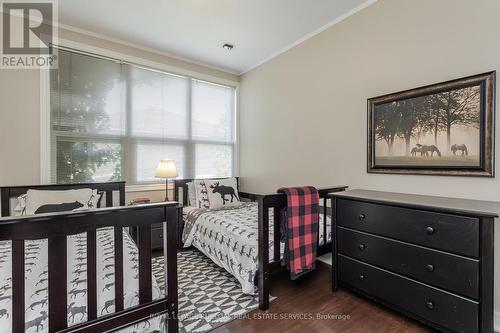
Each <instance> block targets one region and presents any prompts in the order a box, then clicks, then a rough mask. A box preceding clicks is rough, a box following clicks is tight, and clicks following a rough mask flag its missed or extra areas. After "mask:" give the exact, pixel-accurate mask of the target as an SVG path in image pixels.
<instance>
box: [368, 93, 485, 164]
mask: <svg viewBox="0 0 500 333" xmlns="http://www.w3.org/2000/svg"><path fill="white" fill-rule="evenodd" d="M480 111H481V89H480V86H479V85H477V86H472V87H465V88H459V89H455V90H450V91H445V92H440V93H436V94H431V95H425V96H420V97H414V98H408V99H403V100H398V101H393V102H387V103H383V104H379V105H376V106H375V108H374V122H375V124H374V125H375V165H379V166H389V165H390V166H423V167H425V166H430V167H436V166H443V167H447V166H448V167H456V166H460V167H477V166H479V165H480V113H481V112H480Z"/></svg>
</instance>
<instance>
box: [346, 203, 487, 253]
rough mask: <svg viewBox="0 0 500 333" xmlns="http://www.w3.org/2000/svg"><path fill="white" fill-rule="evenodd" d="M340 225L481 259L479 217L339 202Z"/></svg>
mask: <svg viewBox="0 0 500 333" xmlns="http://www.w3.org/2000/svg"><path fill="white" fill-rule="evenodd" d="M337 223H338V225H340V226H344V227H348V228H352V229H357V230H361V231H365V232H369V233H374V234H377V235H381V236H387V237H390V238H395V239H398V240H402V241H406V242H409V243H414V244H419V245H423V246H427V247H432V248H435V249H439V250H444V251H448V252H452V253H457V254H461V255H465V256H469V257H474V258H478V256H479V227H478V226H479V221H478V219H477V218H471V217H464V216H458V215H451V214H442V213H433V212H427V211H421V210H415V209H409V208H401V207H392V206H385V205H379V204H372V203H366V202H360V201H353V200H345V199H338V200H337Z"/></svg>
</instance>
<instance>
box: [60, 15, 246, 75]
mask: <svg viewBox="0 0 500 333" xmlns="http://www.w3.org/2000/svg"><path fill="white" fill-rule="evenodd" d="M57 26H58V27H59V28H61V29H64V30H68V31H71V32H76V33H78V34H82V35H86V36H89V37H94V38H98V39H101V40H105V41H108V42H112V43H117V44H121V45H124V46H128V47H132V48H135V49H138V50H141V51H145V52H149V53H153V54H156V55H159V56H163V57H168V58H172V59H176V60H180V61H183V62H186V63H188V64H193V65H197V66H202V67H206V68H209V69H213V70H216V71H220V72H224V73H228V74H232V75H240V73H239V72H235V71H232V70H229V69H227V68H222V67H218V66H214V65H210V64H208V63H204V62H201V61H196V60H192V59H188V58H185V57H182V56H178V55H175V54H172V53H168V52H164V51H159V50H157V49H153V48H150V47H147V46H144V45H140V44H136V43H132V42H128V41H125V40H122V39H118V38H114V37H109V36H106V35H103V34H100V33H96V32H93V31H90V30H86V29H81V28H77V27H74V26H71V25H67V24H62V23H60V22H59V23H58V24H57Z"/></svg>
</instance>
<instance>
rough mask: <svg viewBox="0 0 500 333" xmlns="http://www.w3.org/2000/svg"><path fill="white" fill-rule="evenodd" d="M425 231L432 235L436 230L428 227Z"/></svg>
mask: <svg viewBox="0 0 500 333" xmlns="http://www.w3.org/2000/svg"><path fill="white" fill-rule="evenodd" d="M425 230H427V234H428V235H432V234H433V233H434V228H433V227H427V228H426V229H425Z"/></svg>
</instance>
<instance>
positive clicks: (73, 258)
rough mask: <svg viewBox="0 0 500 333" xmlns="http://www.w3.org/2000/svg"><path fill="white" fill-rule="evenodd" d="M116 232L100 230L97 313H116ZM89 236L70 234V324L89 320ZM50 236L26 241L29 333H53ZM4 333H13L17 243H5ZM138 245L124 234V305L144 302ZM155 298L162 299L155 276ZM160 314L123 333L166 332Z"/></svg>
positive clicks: (0, 282)
mask: <svg viewBox="0 0 500 333" xmlns="http://www.w3.org/2000/svg"><path fill="white" fill-rule="evenodd" d="M113 237H114V230H113V228H103V229H99V230H98V231H97V239H96V243H97V249H96V250H97V253H96V254H97V275H98V276H97V315H98V316H102V315H106V314H110V313H113V312H114V296H115V295H114V291H115V290H114V241H113ZM86 243H87V236H86V234H79V235H73V236H68V238H67V249H68V250H67V251H68V252H67V262H68V265H67V267H68V269H67V276H68V285H67V288H68V326H71V325H75V324H77V323H81V322H84V321H86V320H87V259H86V256H87V254H86V253H87V244H86ZM47 253H48V251H47V240H46V239H44V240H31V241H25V290H26V292H25V306H26V312H25V329H26V332H27V333H31V332H48V272H47V268H48V260H47V259H48V256H47ZM0 258H1V259H0V332H5V333H7V332H12V328H11V327H12V315H11V313H12V271H11V267H12V252H11V242H10V241H2V242H0ZM138 266H139V264H138V249H137V246H136V245H135V243H134V242H133V241H132V240H131V238H130V236H129V234H128V233H127V232H125V230H124V232H123V276H124V283H123V290H124V307H125V308H129V307H132V306H135V305H138V304H139V295H138V294H139V292H138V290H139V279H138V272H139V267H138ZM152 283H153V285H152V287H153V288H152V289H153V295H152V296H153V299H158V298H160V297H162V295H161V291H160V289H159V288H158V285H157V283H156V281H155V278H154V277H153V279H152ZM160 323H161V320H160V318H155V319H151V320H148V321H146V322H144V323H140V324H138V325H135V327H130V328H128V329H125V330H122V331H120V332H137V331H138V329H139V331H140V332H153V331H163V330H164V327H161V326H160Z"/></svg>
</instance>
